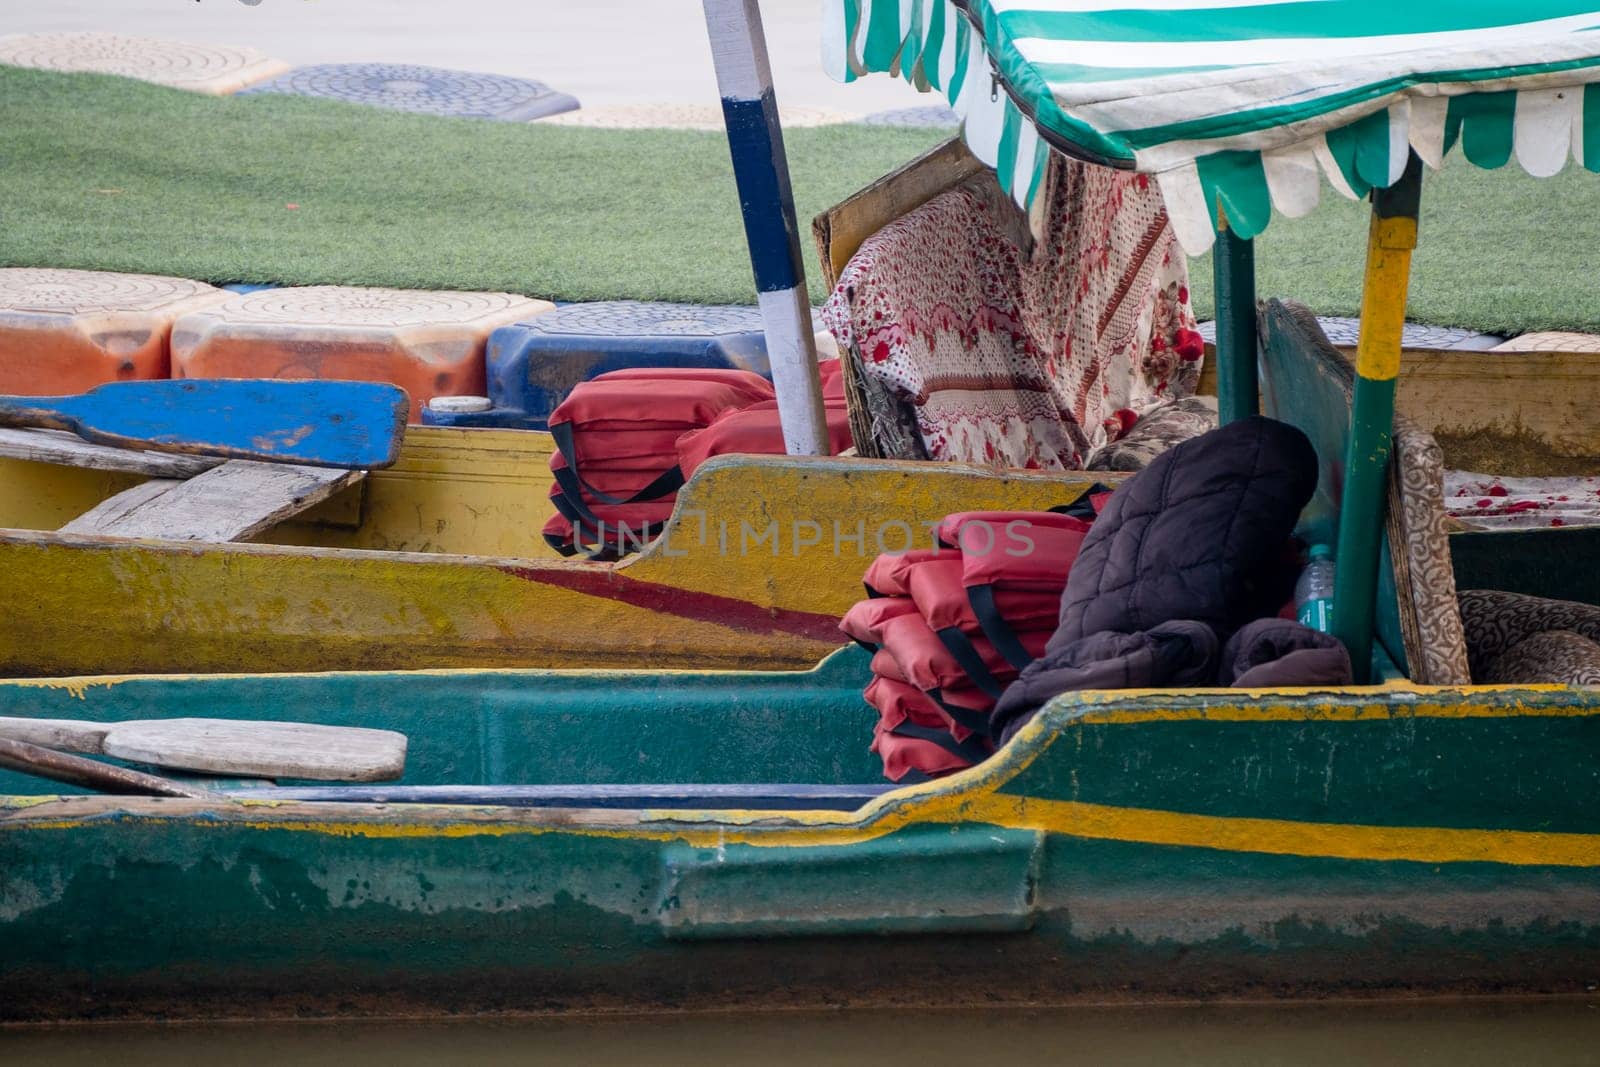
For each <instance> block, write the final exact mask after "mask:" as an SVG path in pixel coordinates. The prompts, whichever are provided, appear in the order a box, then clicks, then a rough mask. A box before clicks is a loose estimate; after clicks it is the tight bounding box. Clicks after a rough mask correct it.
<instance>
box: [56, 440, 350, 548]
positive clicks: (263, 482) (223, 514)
mask: <svg viewBox="0 0 1600 1067" xmlns="http://www.w3.org/2000/svg"><path fill="white" fill-rule="evenodd" d="M364 474H365V472H364V471H347V470H337V469H333V468H327V467H291V466H288V465H286V464H281V463H256V462H253V461H251V460H242V459H236V460H231V461H229V462H227V463H224V464H223V465H222V466H220V467H217V468H215V469H213V470H209V471H206V472H205V473H203V474H199V475H196V476H195V477H193V478H191V479H189V480H188V481H186V482H164V481H152V482H146V483H144V484H143V485H137V486H135V487H133V488H132V489H129V490H127V491H126V492H123V493H119V494H117V495H116V496H114V497H112V498H111V499H109V500H106V501H104V502H102V503H101V504H100V505H98V506H97V507H95V508H93V509H91V510H89V511H87V512H85V513H84V514H82V515H80V516H78V518H76V519H74V520H73V521H71V522H69V523H67V525H65V526H63V527H62V528H61V532H62V533H73V534H90V535H95V536H100V537H141V538H149V539H154V540H161V541H206V542H209V543H213V544H221V543H225V542H228V541H241V540H244V539H245V538H247V537H250V536H252V535H254V534H258V533H260V532H261V531H263V530H266V529H268V528H270V527H272V526H273V525H274V524H276V523H278V522H281V521H282V520H284V519H286V518H288V517H290V516H291V515H296V514H299V513H300V512H302V511H304V510H305V509H306V508H309V507H310V506H312V505H313V504H316V503H317V502H319V501H321V500H326V499H327V498H328V497H330V496H332V495H333V494H334V493H337V492H338V491H339V490H341V489H344V488H345V487H346V486H349V485H353V484H355V483H356V482H357V481H359V480H360V479H361V478H362V477H363V476H364Z"/></svg>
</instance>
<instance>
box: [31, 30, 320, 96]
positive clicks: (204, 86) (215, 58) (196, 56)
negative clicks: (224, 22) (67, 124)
mask: <svg viewBox="0 0 1600 1067" xmlns="http://www.w3.org/2000/svg"><path fill="white" fill-rule="evenodd" d="M0 63H3V64H8V65H10V66H13V67H33V68H36V69H40V70H59V71H78V72H85V73H93V74H120V75H121V76H123V77H124V78H137V79H139V80H140V81H147V82H155V83H156V84H157V85H166V86H170V87H172V88H174V89H188V90H190V91H192V92H197V93H210V94H211V95H213V96H226V95H227V94H229V93H233V92H237V91H239V90H240V89H243V88H245V87H247V86H251V85H254V84H256V83H257V82H261V81H265V80H266V79H268V78H273V77H276V76H278V75H279V74H282V73H283V72H284V71H286V70H288V69H289V64H287V63H285V62H283V61H282V60H278V59H272V58H270V57H269V56H265V55H263V54H262V53H260V52H257V51H256V50H255V49H253V48H235V47H233V46H231V45H219V44H196V43H194V42H192V41H174V40H170V39H168V38H165V37H133V36H128V35H125V34H120V33H89V32H86V33H19V34H10V35H7V36H3V37H0Z"/></svg>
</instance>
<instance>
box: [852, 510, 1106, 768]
mask: <svg viewBox="0 0 1600 1067" xmlns="http://www.w3.org/2000/svg"><path fill="white" fill-rule="evenodd" d="M1107 495H1109V494H1099V493H1093V492H1091V493H1090V494H1085V496H1084V497H1083V498H1081V499H1080V500H1079V501H1078V502H1076V503H1075V504H1074V505H1071V506H1070V509H1071V510H1072V511H1074V512H1076V514H1058V513H1053V512H1015V511H990V512H963V513H960V514H957V515H950V516H947V517H946V518H945V520H944V521H943V522H942V523H941V524H940V526H939V528H938V534H939V540H940V541H941V542H942V543H943V547H933V548H926V549H913V550H911V551H909V552H904V553H900V554H897V555H889V554H884V555H881V556H879V557H878V558H877V559H875V560H873V562H872V564H871V565H870V566H869V567H868V568H867V572H866V575H865V577H864V579H863V584H864V585H865V586H866V590H867V595H868V598H869V599H867V600H864V601H861V602H859V603H857V604H856V605H855V606H854V607H853V608H851V610H850V611H849V613H848V614H846V616H845V618H844V620H843V621H842V622H841V624H840V629H842V630H843V631H844V632H845V633H847V634H849V635H850V636H851V637H852V638H854V639H855V640H856V641H858V642H860V643H862V644H864V645H866V646H867V647H869V648H873V649H875V650H876V651H875V654H874V655H873V658H872V672H873V676H874V677H873V680H872V683H871V684H870V685H869V686H868V690H867V699H868V702H869V703H871V704H872V705H873V706H874V707H875V708H877V709H878V712H879V721H878V725H877V728H876V729H875V731H874V737H873V751H875V752H877V753H878V754H879V756H880V757H881V758H882V759H883V761H884V771H885V773H886V774H887V775H888V776H889V777H890V778H891V779H893V780H895V781H901V780H904V779H905V778H906V777H907V776H909V775H913V774H915V775H919V776H936V775H940V774H947V773H949V772H951V771H953V770H958V769H960V768H962V767H968V766H971V765H973V764H974V763H977V762H979V761H980V760H982V759H983V758H984V757H985V756H987V755H988V754H989V753H990V752H991V751H992V745H991V743H990V739H989V732H988V731H989V714H990V712H991V711H993V708H994V703H995V701H996V700H998V699H999V697H1000V694H1001V693H1002V692H1003V691H1004V689H1005V686H1006V685H1007V684H1009V683H1010V682H1011V681H1012V680H1013V679H1015V678H1016V676H1017V674H1018V673H1019V672H1020V671H1021V670H1022V669H1023V668H1024V667H1026V666H1027V665H1028V664H1029V663H1031V662H1032V661H1033V660H1034V659H1035V658H1036V657H1038V656H1039V655H1042V654H1043V652H1044V649H1045V645H1046V644H1047V643H1048V642H1049V639H1050V636H1051V635H1052V634H1053V633H1054V632H1055V629H1056V625H1057V621H1058V619H1057V616H1058V614H1059V611H1060V599H1061V592H1062V590H1063V589H1064V588H1065V586H1066V581H1067V574H1068V572H1069V571H1070V570H1071V567H1072V563H1073V561H1074V560H1075V559H1076V558H1077V554H1078V549H1079V547H1080V546H1081V544H1082V542H1083V538H1084V536H1085V535H1086V534H1087V533H1088V530H1089V522H1090V521H1091V520H1092V518H1093V514H1094V511H1093V504H1094V503H1095V502H1096V499H1097V498H1098V501H1099V502H1103V500H1104V498H1105V496H1107Z"/></svg>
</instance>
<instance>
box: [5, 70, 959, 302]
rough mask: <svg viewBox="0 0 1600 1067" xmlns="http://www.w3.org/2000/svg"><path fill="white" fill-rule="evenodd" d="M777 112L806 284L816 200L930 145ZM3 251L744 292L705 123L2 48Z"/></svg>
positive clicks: (293, 272)
mask: <svg viewBox="0 0 1600 1067" xmlns="http://www.w3.org/2000/svg"><path fill="white" fill-rule="evenodd" d="M944 136H948V134H941V133H939V132H937V131H929V130H920V131H913V130H894V129H888V130H886V129H880V128H869V127H861V126H834V127H825V128H817V129H793V130H787V131H785V140H786V142H787V145H788V154H789V163H790V170H791V172H792V174H793V180H794V190H795V201H796V206H797V209H798V212H799V217H800V228H801V238H802V241H803V246H804V248H805V251H806V256H807V262H806V266H807V269H808V272H809V274H810V275H811V276H812V277H811V282H812V295H813V296H814V297H815V298H817V299H820V298H821V297H822V296H824V295H825V294H824V293H823V292H822V290H821V287H820V281H819V279H818V278H817V273H818V272H817V271H816V269H815V267H814V263H815V258H814V253H813V252H812V242H811V234H810V221H811V218H812V216H813V215H815V214H816V213H817V212H819V211H821V210H823V209H825V208H826V207H828V206H829V205H831V204H834V203H837V202H838V201H840V200H842V199H844V198H845V197H846V196H848V195H850V194H851V193H852V192H854V191H855V190H857V189H859V188H861V187H862V186H864V185H866V184H868V183H869V182H871V181H872V180H873V179H875V178H878V177H880V176H882V175H883V174H884V173H885V172H887V171H889V170H892V169H894V168H895V167H897V166H899V165H900V164H901V163H903V162H905V161H906V160H908V159H911V158H913V157H914V156H916V155H917V154H918V153H920V152H922V151H924V150H925V149H927V148H929V147H931V146H932V145H934V144H936V143H937V142H938V141H939V140H940V139H942V137H944ZM0 264H3V265H11V266H18V265H25V266H56V267H79V268H91V269H101V270H119V271H141V272H146V273H157V274H176V275H181V276H183V277H188V278H198V279H202V280H205V281H211V282H258V283H279V284H301V285H304V284H316V283H324V284H351V285H390V286H400V287H405V288H424V289H489V290H505V291H509V292H517V293H525V294H527V295H530V296H541V297H549V298H553V299H559V300H605V299H618V298H624V297H627V298H635V299H644V300H684V301H691V302H697V303H752V302H754V299H755V289H754V285H753V282H752V280H751V273H750V259H749V255H748V254H747V252H746V250H745V244H744V228H743V222H742V220H741V216H740V212H739V200H738V194H737V191H736V190H735V188H734V183H733V169H732V166H731V164H730V163H729V159H728V143H727V140H726V138H725V137H724V136H723V135H722V134H720V133H704V132H694V131H684V130H601V129H580V128H574V127H564V126H539V125H532V126H530V125H521V124H516V123H506V122H487V121H479V120H471V119H445V118H437V117H433V116H427V115H408V114H402V113H398V112H392V111H382V110H379V109H376V108H370V107H362V106H359V105H353V104H344V103H339V102H336V101H328V100H314V99H303V98H298V97H290V96H272V95H262V96H240V97H231V98H230V97H223V98H215V97H208V96H202V95H199V94H197V93H188V92H182V91H179V90H174V89H166V88H162V87H159V86H153V85H146V84H144V83H141V82H135V81H129V80H126V79H122V78H113V77H106V76H100V75H90V74H52V73H45V72H39V71H29V70H21V69H18V68H14V67H0Z"/></svg>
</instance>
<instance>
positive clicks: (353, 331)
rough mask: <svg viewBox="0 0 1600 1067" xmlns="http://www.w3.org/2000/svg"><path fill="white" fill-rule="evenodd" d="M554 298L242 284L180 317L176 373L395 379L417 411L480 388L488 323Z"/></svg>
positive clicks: (543, 308)
mask: <svg viewBox="0 0 1600 1067" xmlns="http://www.w3.org/2000/svg"><path fill="white" fill-rule="evenodd" d="M553 306H554V305H552V304H551V303H549V302H548V301H545V300H529V299H527V298H526V297H521V296H514V295H512V294H511V293H461V292H434V291H427V290H419V289H362V288H355V287H349V286H337V285H317V286H304V287H291V288H283V289H264V290H260V291H258V292H253V293H237V294H232V295H230V296H228V298H227V299H226V300H224V301H222V302H221V303H218V304H216V305H214V306H212V307H209V308H206V309H205V310H202V311H196V312H194V313H192V314H188V315H185V316H183V317H182V318H180V319H179V320H178V321H177V322H176V323H174V324H173V329H172V376H173V377H174V378H330V379H345V380H356V381H369V382H392V383H393V384H395V385H398V386H400V387H401V388H402V389H404V390H405V391H406V392H407V393H408V394H409V395H410V397H411V419H412V421H413V422H415V421H417V420H418V419H420V418H421V415H422V406H423V405H424V404H426V403H427V402H428V401H429V400H431V399H432V398H433V397H436V396H449V395H453V394H468V395H478V394H482V393H483V390H484V375H483V350H484V343H485V342H486V341H487V340H488V338H489V335H490V333H492V332H493V331H494V330H495V329H496V328H497V327H500V326H506V325H509V324H511V323H513V322H527V321H532V320H534V319H535V318H536V317H537V316H539V315H541V314H543V313H545V312H547V311H549V310H550V309H551V308H552V307H553Z"/></svg>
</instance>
